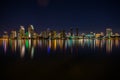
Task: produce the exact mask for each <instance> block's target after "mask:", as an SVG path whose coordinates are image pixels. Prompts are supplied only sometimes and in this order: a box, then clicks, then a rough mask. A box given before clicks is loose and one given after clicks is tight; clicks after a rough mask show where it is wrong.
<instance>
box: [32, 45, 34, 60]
mask: <svg viewBox="0 0 120 80" xmlns="http://www.w3.org/2000/svg"><path fill="white" fill-rule="evenodd" d="M33 57H34V47H32V50H31V58H33Z"/></svg>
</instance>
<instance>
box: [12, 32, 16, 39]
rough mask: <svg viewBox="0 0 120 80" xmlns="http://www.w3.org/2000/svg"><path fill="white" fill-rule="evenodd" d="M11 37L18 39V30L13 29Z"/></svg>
mask: <svg viewBox="0 0 120 80" xmlns="http://www.w3.org/2000/svg"><path fill="white" fill-rule="evenodd" d="M10 38H11V39H16V38H17V32H16V31H11V34H10Z"/></svg>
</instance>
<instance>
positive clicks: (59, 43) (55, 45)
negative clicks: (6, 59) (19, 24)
mask: <svg viewBox="0 0 120 80" xmlns="http://www.w3.org/2000/svg"><path fill="white" fill-rule="evenodd" d="M17 42H18V43H17ZM0 43H1V41H0ZM2 43H3V48H4V53H6V51H7V48H8V43H9V45H10V47H11V48H10V49H11V50H12V53H15V52H16V51H17V50H18V49H20V56H21V58H23V57H24V55H25V52H26V50H27V51H28V52H29V53H30V54H31V58H33V57H34V53H35V50H36V47H39V48H40V50H47V52H48V53H50V52H51V51H54V52H56V51H57V50H59V51H62V52H64V53H65V52H66V51H67V50H68V52H70V53H72V54H73V53H74V51H75V53H78V52H79V51H80V49H81V48H83V49H85V48H90V49H93V50H95V49H96V48H97V49H100V50H101V49H102V50H104V48H105V49H106V53H111V52H112V48H113V46H115V47H116V48H118V47H119V45H120V44H119V39H115V40H112V39H107V40H104V39H103V40H98V39H79V40H2Z"/></svg>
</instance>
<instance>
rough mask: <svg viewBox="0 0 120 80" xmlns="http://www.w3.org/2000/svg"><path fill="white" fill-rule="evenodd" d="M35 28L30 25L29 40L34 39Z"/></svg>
mask: <svg viewBox="0 0 120 80" xmlns="http://www.w3.org/2000/svg"><path fill="white" fill-rule="evenodd" d="M33 33H34V27H33V25H29V27H28V38H33Z"/></svg>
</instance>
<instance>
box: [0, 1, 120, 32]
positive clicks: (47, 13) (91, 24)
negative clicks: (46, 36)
mask: <svg viewBox="0 0 120 80" xmlns="http://www.w3.org/2000/svg"><path fill="white" fill-rule="evenodd" d="M29 24H33V25H34V27H35V30H36V31H40V30H44V29H46V28H48V27H49V28H52V29H55V30H61V29H65V30H67V31H68V29H69V28H70V27H73V28H74V29H75V28H76V27H77V26H78V27H79V31H80V32H89V31H94V32H97V31H105V28H107V27H110V28H112V29H113V31H114V32H115V31H117V32H118V31H119V32H120V27H119V26H120V2H119V0H0V27H1V29H0V31H3V30H12V29H19V26H20V25H23V26H25V27H26V28H27V25H29Z"/></svg>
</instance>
